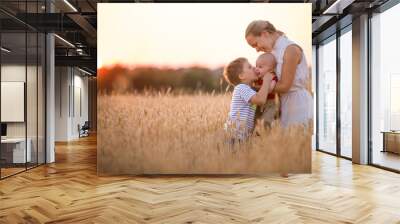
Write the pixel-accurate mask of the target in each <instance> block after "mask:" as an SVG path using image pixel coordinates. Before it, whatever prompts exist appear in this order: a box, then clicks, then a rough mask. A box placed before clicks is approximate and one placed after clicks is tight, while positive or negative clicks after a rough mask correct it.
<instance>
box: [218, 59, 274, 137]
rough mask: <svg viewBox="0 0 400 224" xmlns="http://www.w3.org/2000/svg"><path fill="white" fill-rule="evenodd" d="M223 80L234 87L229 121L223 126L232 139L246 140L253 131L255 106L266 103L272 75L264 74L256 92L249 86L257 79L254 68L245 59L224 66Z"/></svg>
mask: <svg viewBox="0 0 400 224" xmlns="http://www.w3.org/2000/svg"><path fill="white" fill-rule="evenodd" d="M224 77H225V79H226V80H227V81H228V82H229V83H230V84H231V85H233V86H235V88H234V90H233V93H232V101H231V108H230V112H229V119H228V121H227V123H226V125H225V128H226V129H227V130H228V131H232V132H233V136H232V137H233V138H234V139H238V140H245V139H247V138H248V137H249V136H250V134H251V133H252V132H253V129H254V117H255V111H256V106H257V105H258V106H261V105H264V104H265V103H266V100H267V95H268V92H269V89H271V88H270V87H269V85H270V83H271V80H272V74H271V73H268V72H266V73H264V76H263V80H264V81H263V84H262V85H261V87H260V90H259V91H258V92H256V91H254V90H253V89H252V88H251V85H252V84H253V83H254V81H256V80H257V79H258V76H257V75H256V72H255V68H254V67H253V66H252V65H250V63H249V62H248V60H247V59H246V58H237V59H235V60H234V61H232V62H231V63H229V64H228V66H226V68H225V71H224Z"/></svg>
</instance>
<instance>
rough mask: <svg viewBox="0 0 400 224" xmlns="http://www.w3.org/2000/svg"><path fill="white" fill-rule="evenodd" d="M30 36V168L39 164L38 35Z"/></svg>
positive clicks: (28, 79) (28, 123)
mask: <svg viewBox="0 0 400 224" xmlns="http://www.w3.org/2000/svg"><path fill="white" fill-rule="evenodd" d="M27 38H28V42H27V43H28V51H27V52H28V55H27V59H28V62H27V81H26V89H27V95H26V97H27V98H26V111H27V131H28V132H27V133H28V135H27V137H28V138H27V142H28V144H29V145H28V149H29V148H30V151H31V153H30V157H31V158H30V161H29V160H28V161H29V162H28V164H27V165H28V168H30V167H34V166H36V165H37V160H38V153H37V151H38V142H37V132H38V123H37V122H38V119H37V115H38V113H37V112H38V111H37V110H38V107H37V104H38V100H37V98H38V95H37V94H38V92H37V90H38V88H37V80H38V77H37V76H38V67H37V64H38V56H37V54H38V49H37V46H38V43H37V42H38V36H37V33H36V32H31V33H27Z"/></svg>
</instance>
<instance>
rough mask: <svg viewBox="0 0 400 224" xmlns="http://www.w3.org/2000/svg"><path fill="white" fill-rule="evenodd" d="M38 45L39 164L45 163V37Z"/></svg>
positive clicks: (40, 36)
mask: <svg viewBox="0 0 400 224" xmlns="http://www.w3.org/2000/svg"><path fill="white" fill-rule="evenodd" d="M38 38H39V45H38V60H39V63H38V163H39V164H43V163H45V156H46V155H45V153H46V151H45V109H46V108H45V93H46V91H45V87H46V85H45V81H46V79H45V60H46V52H45V44H46V38H45V35H44V34H42V33H39V36H38Z"/></svg>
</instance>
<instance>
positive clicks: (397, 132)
mask: <svg viewBox="0 0 400 224" xmlns="http://www.w3.org/2000/svg"><path fill="white" fill-rule="evenodd" d="M381 133H384V134H397V135H400V131H398V130H396V131H395V130H393V131H392V130H390V131H381Z"/></svg>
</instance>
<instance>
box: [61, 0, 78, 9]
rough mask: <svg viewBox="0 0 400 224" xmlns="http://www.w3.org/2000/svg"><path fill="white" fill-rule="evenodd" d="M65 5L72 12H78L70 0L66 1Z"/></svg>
mask: <svg viewBox="0 0 400 224" xmlns="http://www.w3.org/2000/svg"><path fill="white" fill-rule="evenodd" d="M64 2H65V4H67V5H68V6H69V7H70V8H71V9H72V10H74V12H78V10H77V9H76V8H75V7H74V6H73V5H72V4H71V3H69V1H68V0H64Z"/></svg>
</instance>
